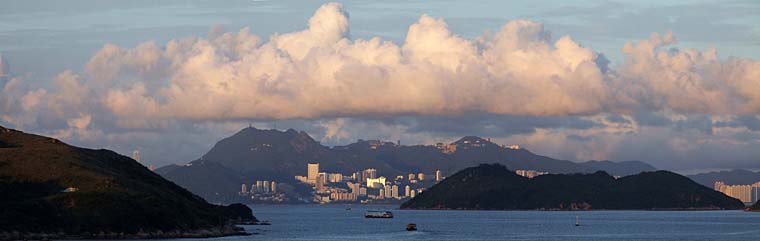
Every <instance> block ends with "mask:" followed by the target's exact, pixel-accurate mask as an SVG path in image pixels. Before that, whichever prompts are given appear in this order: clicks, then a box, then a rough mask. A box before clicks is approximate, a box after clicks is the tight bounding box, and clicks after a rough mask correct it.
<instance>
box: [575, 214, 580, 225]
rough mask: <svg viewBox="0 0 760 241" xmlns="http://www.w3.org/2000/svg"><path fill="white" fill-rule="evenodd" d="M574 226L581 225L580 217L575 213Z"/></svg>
mask: <svg viewBox="0 0 760 241" xmlns="http://www.w3.org/2000/svg"><path fill="white" fill-rule="evenodd" d="M575 226H576V227H577V226H581V220H580V218H579V217H578V215H575Z"/></svg>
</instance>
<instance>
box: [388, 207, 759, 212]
mask: <svg viewBox="0 0 760 241" xmlns="http://www.w3.org/2000/svg"><path fill="white" fill-rule="evenodd" d="M399 209H400V210H421V211H553V212H562V211H730V210H737V211H738V210H742V209H725V208H714V207H704V208H652V209H559V208H539V209H478V208H399ZM745 210H746V209H745Z"/></svg>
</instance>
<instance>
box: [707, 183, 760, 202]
mask: <svg viewBox="0 0 760 241" xmlns="http://www.w3.org/2000/svg"><path fill="white" fill-rule="evenodd" d="M714 188H715V191H719V192H722V193H723V194H726V196H729V197H732V198H736V199H739V200H741V201H742V202H744V203H755V202H757V201H758V200H760V182H756V183H754V184H751V185H726V183H724V182H722V181H717V182H715V186H714Z"/></svg>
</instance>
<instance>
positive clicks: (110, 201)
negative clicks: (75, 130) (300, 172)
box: [0, 127, 256, 239]
mask: <svg viewBox="0 0 760 241" xmlns="http://www.w3.org/2000/svg"><path fill="white" fill-rule="evenodd" d="M0 197H2V198H0V239H17V238H34V237H42V236H41V235H52V236H51V237H79V238H128V237H153V238H157V237H189V236H196V237H206V236H220V235H228V234H239V233H241V232H242V231H241V230H239V229H238V228H236V227H234V225H233V223H234V222H235V221H255V220H256V218H255V217H254V216H253V214H252V212H251V210H250V208H248V207H246V206H244V205H240V204H237V205H230V206H227V207H225V206H217V205H212V204H209V203H207V202H206V201H204V200H203V199H202V198H200V197H198V196H196V195H194V194H192V193H190V192H189V191H187V190H185V189H183V188H181V187H179V186H177V185H176V184H174V183H172V182H169V181H167V180H165V179H163V178H162V177H160V176H159V175H157V174H155V173H153V172H151V171H149V170H148V169H147V168H145V167H144V166H142V165H140V164H139V163H137V162H136V161H134V160H132V159H131V158H128V157H125V156H122V155H119V154H117V153H115V152H112V151H109V150H91V149H84V148H78V147H73V146H69V145H66V144H64V143H62V142H60V141H58V140H56V139H52V138H47V137H42V136H37V135H31V134H26V133H23V132H20V131H16V130H11V129H6V128H3V127H0ZM35 235H36V236H35Z"/></svg>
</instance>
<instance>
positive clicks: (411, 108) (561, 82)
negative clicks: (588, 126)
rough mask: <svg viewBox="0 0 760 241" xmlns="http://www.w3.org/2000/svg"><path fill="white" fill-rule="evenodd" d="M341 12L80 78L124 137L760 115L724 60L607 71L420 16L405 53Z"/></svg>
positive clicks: (667, 60)
mask: <svg viewBox="0 0 760 241" xmlns="http://www.w3.org/2000/svg"><path fill="white" fill-rule="evenodd" d="M348 18H349V16H348V14H347V13H346V11H345V10H344V9H343V7H342V6H341V5H340V4H336V3H331V4H325V5H323V6H322V7H320V8H319V9H318V10H317V11H316V12H315V14H314V15H313V16H312V17H311V19H309V22H308V28H307V29H305V30H302V31H297V32H292V33H284V34H274V35H272V36H271V37H270V38H269V39H268V40H267V41H264V40H262V38H261V37H259V36H256V35H253V34H251V33H250V30H249V29H247V28H246V29H242V30H240V31H239V32H228V33H222V32H221V30H219V29H218V27H215V28H214V29H213V31H210V32H212V33H210V34H209V38H208V39H203V38H186V39H180V40H172V41H170V42H168V43H166V44H165V45H164V47H159V46H158V45H156V44H155V43H153V42H146V43H143V44H140V45H138V46H137V47H135V48H131V49H124V48H122V47H119V46H115V45H110V44H109V45H106V46H104V47H103V49H101V51H99V52H98V53H97V54H95V55H94V56H93V57H92V58H91V59H90V61H89V62H88V63H87V65H86V68H85V69H86V73H87V77H88V78H89V82H91V85H92V86H93V88H98V89H102V91H99V92H102V93H105V94H101V96H98V98H99V99H100V100H101V101H102V103H103V105H104V107H105V108H106V109H108V110H109V111H110V112H111V114H113V115H114V116H115V117H116V118H117V119H118V123H120V125H121V126H122V127H127V128H140V127H150V126H155V125H158V124H156V123H160V122H162V121H166V120H170V119H189V120H202V121H207V120H212V121H213V120H228V119H233V120H234V119H316V118H323V117H361V116H393V115H409V114H412V115H452V114H453V115H456V114H461V113H468V112H479V113H490V114H498V115H522V116H567V115H593V114H598V113H623V114H630V113H633V112H637V111H641V110H647V111H658V110H673V111H676V112H687V113H712V114H737V113H739V114H740V113H752V112H757V111H758V110H759V108H760V89H758V88H760V85H758V84H757V81H758V76H760V61H755V60H748V59H734V58H732V59H729V60H726V61H723V60H720V59H719V58H718V57H717V53H716V51H715V50H714V49H711V50H706V51H697V50H693V49H685V50H678V49H674V48H673V49H664V48H665V47H666V46H668V45H671V44H673V43H675V37H674V36H673V35H672V34H670V33H667V34H665V35H658V34H653V35H652V36H651V37H650V38H649V39H646V40H642V41H639V42H638V43H629V44H627V45H626V46H625V47H623V49H622V52H623V54H624V56H625V61H624V63H623V64H621V65H620V67H619V68H618V69H612V70H610V69H608V67H607V63H608V61H607V60H606V58H605V57H604V56H603V55H601V54H598V53H596V52H594V51H593V50H591V49H588V48H585V47H583V46H581V45H580V44H578V43H576V42H575V41H573V40H572V38H570V37H569V36H562V37H560V38H558V39H557V40H553V38H552V36H551V34H550V32H549V31H547V30H545V29H544V26H543V24H541V23H537V22H532V21H527V20H514V21H510V22H508V23H506V24H505V25H504V26H503V27H502V28H501V29H498V31H495V32H486V33H485V34H483V35H481V36H479V37H477V38H474V39H465V38H462V37H460V36H458V35H456V34H454V33H452V32H451V31H450V30H449V28H448V26H447V24H446V22H445V21H444V20H443V19H437V18H434V17H431V16H427V15H423V16H421V17H420V18H419V20H418V21H417V22H416V23H414V24H412V25H411V26H410V27H409V31H408V33H407V36H406V39H405V40H404V41H403V43H402V44H401V45H397V44H395V43H393V42H389V41H383V40H381V39H379V38H372V39H369V40H365V39H356V40H354V39H351V38H350V34H349V33H350V29H349V21H348Z"/></svg>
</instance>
